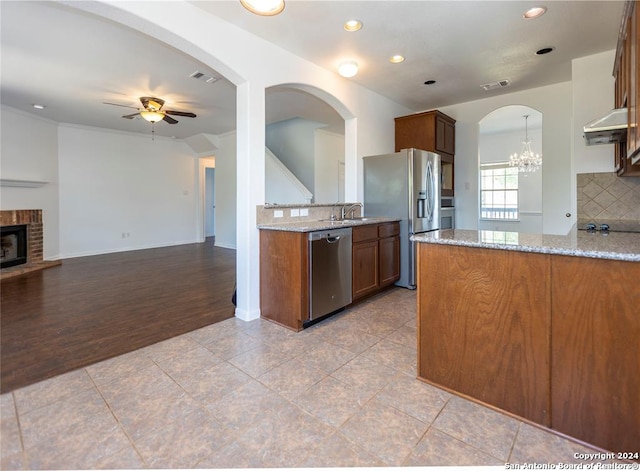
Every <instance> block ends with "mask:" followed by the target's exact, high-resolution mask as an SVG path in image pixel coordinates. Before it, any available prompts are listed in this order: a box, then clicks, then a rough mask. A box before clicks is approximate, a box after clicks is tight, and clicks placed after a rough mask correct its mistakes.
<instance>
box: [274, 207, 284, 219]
mask: <svg viewBox="0 0 640 471" xmlns="http://www.w3.org/2000/svg"><path fill="white" fill-rule="evenodd" d="M283 216H284V211H282V210H281V209H276V210H275V211H274V212H273V217H274V218H281V217H283Z"/></svg>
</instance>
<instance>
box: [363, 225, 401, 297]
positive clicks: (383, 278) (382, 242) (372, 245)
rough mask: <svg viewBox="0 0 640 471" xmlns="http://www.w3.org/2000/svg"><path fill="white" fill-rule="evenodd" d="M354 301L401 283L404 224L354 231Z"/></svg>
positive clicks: (367, 226)
mask: <svg viewBox="0 0 640 471" xmlns="http://www.w3.org/2000/svg"><path fill="white" fill-rule="evenodd" d="M352 237H353V250H352V269H353V277H352V286H353V289H352V296H353V300H354V301H356V300H357V299H360V298H363V297H365V296H369V295H371V294H374V293H377V292H378V291H380V290H381V289H382V288H384V287H386V286H389V285H391V284H393V283H395V282H396V281H398V280H399V279H400V223H398V222H391V223H383V224H369V225H366V226H355V227H354V228H353V235H352Z"/></svg>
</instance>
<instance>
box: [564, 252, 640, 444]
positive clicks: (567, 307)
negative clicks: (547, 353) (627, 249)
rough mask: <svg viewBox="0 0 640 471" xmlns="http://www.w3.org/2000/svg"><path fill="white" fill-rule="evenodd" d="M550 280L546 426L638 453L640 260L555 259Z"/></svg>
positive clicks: (639, 415) (589, 440)
mask: <svg viewBox="0 0 640 471" xmlns="http://www.w3.org/2000/svg"><path fill="white" fill-rule="evenodd" d="M551 280H559V281H553V282H552V284H551V289H552V292H551V299H552V303H553V304H552V312H553V322H552V323H551V339H552V350H551V384H552V388H551V404H552V413H551V417H552V423H551V427H552V428H553V429H555V430H558V431H560V432H562V433H566V434H567V435H571V436H572V437H576V438H578V439H580V440H584V441H586V442H588V443H592V444H594V445H597V446H599V447H602V448H605V449H607V450H611V451H629V450H633V451H638V444H640V401H638V397H640V374H639V372H640V348H639V346H638V339H640V316H638V306H639V305H640V289H638V284H637V283H638V280H640V263H635V262H622V261H616V260H600V259H589V258H582V257H559V256H558V257H554V258H553V261H552V264H551Z"/></svg>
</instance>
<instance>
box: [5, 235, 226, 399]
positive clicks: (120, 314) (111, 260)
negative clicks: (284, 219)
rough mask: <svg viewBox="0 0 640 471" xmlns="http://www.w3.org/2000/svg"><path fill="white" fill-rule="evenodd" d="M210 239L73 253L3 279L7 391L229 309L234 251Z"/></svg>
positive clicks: (212, 320) (183, 329)
mask: <svg viewBox="0 0 640 471" xmlns="http://www.w3.org/2000/svg"><path fill="white" fill-rule="evenodd" d="M213 242H214V241H213V238H208V239H207V240H206V242H204V243H202V244H187V245H180V246H175V247H165V248H158V249H147V250H137V251H132V252H121V253H117V254H108V255H96V256H92V257H82V258H73V259H68V260H64V261H63V263H62V265H60V266H57V267H53V268H49V269H46V270H42V271H39V272H34V273H28V274H25V275H21V276H17V277H14V278H9V279H7V280H3V281H2V284H1V306H0V307H1V309H0V319H1V332H0V339H1V346H0V348H1V351H0V355H1V362H0V370H1V382H0V386H1V387H0V389H1V392H2V393H5V392H9V391H12V390H14V389H17V388H19V387H22V386H26V385H29V384H32V383H35V382H37V381H40V380H43V379H45V378H50V377H53V376H57V375H59V374H62V373H65V372H68V371H71V370H74V369H76V368H80V367H83V366H87V365H89V364H92V363H95V362H98V361H101V360H104V359H107V358H111V357H114V356H117V355H121V354H123V353H127V352H130V351H133V350H136V349H138V348H141V347H144V346H147V345H151V344H153V343H156V342H159V341H161V340H165V339H168V338H171V337H174V336H176V335H180V334H183V333H185V332H189V331H192V330H195V329H198V328H200V327H203V326H205V325H209V324H213V323H215V322H219V321H221V320H224V319H228V318H230V317H233V315H234V306H233V304H232V302H231V296H232V294H233V288H234V284H235V277H236V262H235V255H236V252H235V250H231V249H223V248H220V247H214V245H213Z"/></svg>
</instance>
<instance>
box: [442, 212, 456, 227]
mask: <svg viewBox="0 0 640 471" xmlns="http://www.w3.org/2000/svg"><path fill="white" fill-rule="evenodd" d="M455 227H456V208H440V229H455Z"/></svg>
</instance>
